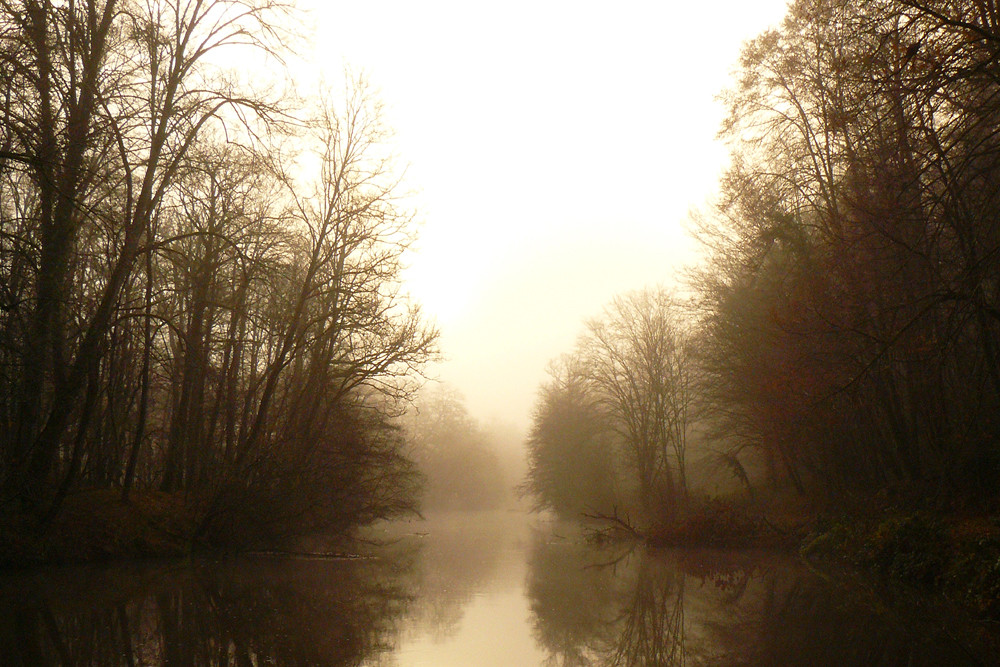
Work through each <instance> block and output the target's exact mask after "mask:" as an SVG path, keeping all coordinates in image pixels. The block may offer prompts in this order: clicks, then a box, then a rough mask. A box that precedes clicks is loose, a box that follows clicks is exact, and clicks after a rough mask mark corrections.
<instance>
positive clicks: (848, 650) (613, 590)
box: [527, 537, 998, 667]
mask: <svg viewBox="0 0 1000 667" xmlns="http://www.w3.org/2000/svg"><path fill="white" fill-rule="evenodd" d="M602 559H603V560H604V561H605V562H604V563H603V564H602V562H601V561H602ZM609 560H610V563H609V562H608V561H609ZM527 594H528V596H529V598H530V600H531V608H532V612H533V614H534V632H535V637H536V639H537V641H538V642H539V643H540V644H542V645H543V646H544V647H545V648H546V650H547V651H548V652H549V659H548V664H550V665H560V666H574V667H575V666H582V665H594V666H616V667H617V666H635V665H647V666H661V665H662V666H667V665H669V666H675V665H745V666H746V665H761V666H763V665H809V666H810V667H816V666H819V665H858V666H861V665H864V666H866V667H867V666H869V665H885V666H889V665H927V666H930V665H987V664H993V662H992V658H991V656H993V655H997V653H996V650H997V648H998V647H997V646H996V645H995V642H994V641H993V640H990V638H989V637H988V634H987V633H986V632H985V631H984V630H983V629H982V626H977V625H976V624H975V623H969V621H968V619H962V618H959V617H958V616H954V615H952V616H951V617H950V620H943V619H945V618H946V617H947V615H945V616H942V614H941V610H940V609H935V610H934V612H933V613H930V612H926V611H922V610H921V609H920V608H919V605H917V604H916V603H915V602H914V601H913V600H900V599H896V600H890V599H886V598H885V597H882V596H879V595H877V594H875V593H874V592H873V591H872V590H871V589H870V588H868V589H866V588H863V587H861V588H859V587H858V586H856V585H848V584H846V583H844V582H841V583H835V582H831V581H829V580H828V579H826V578H824V577H821V576H819V575H817V574H816V573H814V572H811V571H809V570H808V569H807V568H805V567H804V566H803V565H802V564H801V563H798V562H797V561H795V560H794V559H790V558H785V557H780V556H774V555H768V554H759V553H757V554H754V553H746V552H742V553H727V552H710V551H669V552H655V551H654V552H650V551H644V550H641V549H636V550H634V551H632V552H628V553H624V554H620V555H618V556H617V557H611V558H609V556H608V554H607V553H601V552H596V551H594V550H593V549H591V548H588V547H587V546H586V545H583V544H571V543H566V542H553V541H551V540H546V539H544V538H541V537H539V538H537V539H536V541H535V542H534V545H533V547H532V551H531V555H530V558H529V573H528V580H527ZM956 638H959V639H956Z"/></svg>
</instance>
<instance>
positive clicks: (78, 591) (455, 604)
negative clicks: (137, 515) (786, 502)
mask: <svg viewBox="0 0 1000 667" xmlns="http://www.w3.org/2000/svg"><path fill="white" fill-rule="evenodd" d="M374 533H375V535H376V536H378V537H381V538H382V539H383V540H384V541H385V544H384V546H382V547H380V548H378V549H377V550H376V553H374V554H372V555H371V557H366V558H357V559H346V560H328V559H315V558H313V559H307V558H287V557H265V556H259V557H241V558H236V559H231V560H219V561H207V560H201V561H195V562H192V563H172V564H159V565H158V564H155V563H148V564H144V565H116V566H110V565H109V566H89V567H73V568H50V569H45V570H37V571H33V572H25V573H22V574H18V575H6V576H4V577H3V579H0V621H2V622H0V628H2V631H0V652H2V654H3V656H4V664H7V665H12V666H19V665H32V666H44V665H140V664H141V665H166V664H183V665H206V666H208V665H213V666H214V665H249V664H256V665H380V666H383V665H386V666H387V665H399V666H401V667H403V666H413V665H439V666H443V667H444V666H449V665H456V666H457V665H471V664H475V665H680V664H687V665H702V664H704V665H726V664H733V665H736V664H739V665H774V664H782V665H872V664H880V665H897V664H898V665H904V664H905V665H944V664H947V665H966V664H967V665H975V664H988V663H989V657H990V655H993V654H991V653H990V652H989V650H990V649H991V648H995V647H990V646H989V645H984V644H983V643H982V642H983V639H982V638H981V637H978V636H977V635H976V633H975V632H972V631H969V630H968V628H969V627H972V626H966V625H964V624H963V623H962V622H961V619H960V618H959V617H957V616H952V617H948V619H947V620H946V621H945V622H942V621H941V619H942V616H941V615H940V614H939V613H936V614H935V615H930V613H929V612H928V611H927V610H925V609H922V608H921V607H919V606H914V604H913V601H909V600H891V599H888V598H885V597H880V596H879V595H878V594H876V593H875V592H874V590H873V589H871V588H870V587H864V586H858V585H856V584H855V583H832V582H831V581H829V580H828V579H826V578H823V577H821V576H819V575H817V574H815V573H814V572H811V571H809V570H808V569H806V568H805V567H804V566H803V565H802V564H801V563H800V562H798V561H797V560H795V559H793V558H789V557H786V556H780V555H774V554H768V553H755V552H746V551H744V552H723V551H691V550H688V551H673V550H671V551H647V550H643V549H641V548H634V549H633V548H631V547H629V546H628V545H618V546H616V547H614V548H608V549H598V548H594V547H592V546H589V545H588V544H586V543H585V542H584V541H582V540H581V539H580V533H579V531H578V530H577V529H576V528H574V527H573V526H570V525H566V524H561V523H557V522H553V521H548V520H545V519H539V518H529V517H527V516H525V515H523V514H520V513H516V512H472V513H458V512H453V513H447V514H441V515H437V516H433V517H431V518H429V519H428V520H426V521H410V522H397V523H394V524H387V525H384V526H382V527H380V528H378V529H377V530H375V531H374ZM903 609H905V610H906V611H905V612H903V611H901V610H903Z"/></svg>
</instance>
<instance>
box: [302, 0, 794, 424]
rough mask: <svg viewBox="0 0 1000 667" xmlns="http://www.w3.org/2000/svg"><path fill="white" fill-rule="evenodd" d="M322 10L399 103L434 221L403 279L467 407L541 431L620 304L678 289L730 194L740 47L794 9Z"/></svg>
mask: <svg viewBox="0 0 1000 667" xmlns="http://www.w3.org/2000/svg"><path fill="white" fill-rule="evenodd" d="M679 4H682V3H666V2H652V1H638V2H620V3H614V4H613V5H612V4H609V3H597V2H544V1H542V2H538V1H530V2H529V1H524V0H515V1H513V2H505V3H479V2H463V1H457V0H452V1H449V0H430V1H421V2H412V1H406V0H376V1H373V2H356V3H325V2H319V1H318V0H316V3H315V8H314V10H313V11H314V14H313V17H312V19H313V20H311V23H312V24H313V25H314V27H315V36H316V39H315V59H316V62H317V63H320V66H321V67H322V68H326V70H327V71H329V72H332V73H334V74H336V72H338V71H339V70H340V69H341V68H342V67H343V65H344V64H345V63H346V64H347V65H349V66H351V67H352V68H354V69H356V70H363V71H364V72H365V73H366V74H367V75H368V78H369V79H370V81H371V82H372V83H373V84H374V85H375V86H376V87H377V88H378V89H379V90H380V92H381V97H382V99H383V100H384V101H385V102H386V105H387V110H388V114H387V115H388V121H389V123H390V124H391V126H392V127H394V128H395V130H396V131H397V141H398V148H399V152H400V154H401V156H402V157H403V158H404V160H405V161H406V162H408V163H409V164H410V168H409V171H408V183H409V185H411V186H414V187H416V188H419V190H420V193H419V195H418V196H417V198H416V205H417V206H418V208H419V210H420V217H421V219H422V220H423V226H422V229H421V232H420V240H419V243H418V247H417V249H416V251H415V252H414V253H413V254H412V255H411V256H410V260H409V261H410V266H409V268H408V270H407V272H406V275H405V277H406V280H407V286H406V289H407V291H409V292H410V293H411V294H412V296H413V297H414V299H415V300H417V301H418V302H420V303H422V304H423V305H424V309H425V311H426V312H427V314H428V315H429V316H431V317H433V318H435V319H436V321H437V322H438V324H439V325H440V327H441V329H442V334H443V335H442V340H441V344H442V348H443V351H444V353H445V355H446V357H447V360H446V361H445V362H443V363H441V364H440V365H438V366H437V367H436V368H435V369H433V371H432V372H433V373H434V374H435V375H437V376H439V377H440V378H441V379H444V380H447V381H449V382H451V383H453V384H455V385H456V386H457V387H458V388H459V389H460V390H461V391H462V392H463V393H464V394H465V396H466V397H467V399H468V404H469V408H470V410H471V412H472V413H473V414H474V415H475V416H477V417H479V418H482V419H488V418H491V417H500V418H504V419H508V420H511V421H513V422H515V423H516V424H518V425H519V426H522V427H523V426H524V425H526V424H527V421H528V418H529V415H530V410H531V405H532V403H533V401H534V397H535V389H536V387H537V386H538V383H539V382H540V381H541V380H542V379H543V378H544V373H545V366H546V363H547V361H548V360H549V359H551V358H553V357H555V356H558V355H559V354H561V353H563V352H566V351H568V350H569V349H570V348H571V346H572V344H573V340H574V339H575V337H576V335H577V333H578V332H579V330H580V326H581V323H582V321H583V320H584V319H586V318H588V317H591V316H594V315H596V314H597V313H598V312H599V311H600V309H601V307H602V305H603V304H604V303H605V302H607V301H608V300H609V299H610V298H611V297H612V296H614V295H615V294H616V293H619V292H623V291H627V290H631V289H639V288H641V287H643V286H645V285H651V284H657V283H662V284H670V283H671V282H672V281H673V280H674V278H675V276H676V274H677V272H678V271H679V269H680V267H681V266H682V265H683V264H684V263H685V262H687V261H690V259H691V258H692V254H693V246H692V243H691V242H690V241H689V240H688V239H687V238H686V236H685V234H684V231H683V224H684V222H685V219H686V218H687V216H688V213H689V211H690V210H691V209H692V208H697V207H702V206H704V204H705V201H706V199H707V198H708V197H709V196H710V195H711V193H712V191H713V190H714V187H715V183H716V180H717V177H718V174H719V171H720V169H721V166H722V164H723V163H724V159H725V151H724V149H723V147H722V146H721V145H720V144H719V143H718V142H717V141H716V140H715V134H716V132H717V130H718V127H719V122H720V120H721V116H722V110H721V107H720V106H719V104H718V103H717V102H716V101H715V96H716V95H717V94H718V93H719V92H720V91H721V90H722V89H723V88H724V87H725V86H726V85H727V83H728V81H729V79H728V75H729V72H730V71H731V69H732V68H733V66H734V65H735V63H736V60H737V58H738V55H739V46H740V44H741V42H742V41H743V40H745V39H748V38H751V37H753V36H754V35H756V34H757V33H759V32H760V31H761V30H763V29H764V28H766V27H767V26H768V25H771V24H774V23H775V22H777V21H778V20H779V19H780V18H781V16H782V15H783V14H784V11H785V6H786V3H785V1H784V0H757V1H755V2H745V1H744V2H740V1H737V0H726V1H714V2H712V1H709V2H701V3H683V4H684V5H685V6H680V7H679V6H678V5H679Z"/></svg>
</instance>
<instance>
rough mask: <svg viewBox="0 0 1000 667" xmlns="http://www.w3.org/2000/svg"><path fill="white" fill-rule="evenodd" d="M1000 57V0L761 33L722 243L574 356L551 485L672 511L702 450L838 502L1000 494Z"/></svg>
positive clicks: (557, 414) (545, 443)
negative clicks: (673, 286)
mask: <svg viewBox="0 0 1000 667" xmlns="http://www.w3.org/2000/svg"><path fill="white" fill-rule="evenodd" d="M706 36H707V37H709V36H708V35H706ZM998 53H1000V6H998V5H997V3H995V2H951V1H948V2H945V1H944V0H941V1H938V0H861V1H858V0H851V1H846V0H798V1H796V2H792V3H791V5H790V7H789V11H788V14H787V16H786V18H785V20H784V22H783V23H782V24H781V25H780V26H779V27H777V28H775V29H772V30H768V31H767V32H764V33H763V34H761V35H760V36H759V37H757V38H756V39H754V40H752V41H751V42H749V43H747V44H746V45H745V47H744V49H743V53H742V57H741V59H740V62H739V66H738V70H737V72H736V75H735V81H734V82H733V84H732V86H731V88H730V89H729V90H728V92H727V93H726V94H725V95H724V98H723V99H724V101H725V103H726V105H727V109H728V115H727V117H726V120H725V124H724V127H723V130H722V136H723V137H724V138H725V139H726V140H727V141H728V143H729V145H730V147H731V150H732V162H731V166H730V167H729V168H728V171H727V172H726V173H725V176H724V177H723V179H722V181H721V188H720V193H719V195H718V200H717V201H718V204H717V207H716V208H715V209H714V210H713V211H711V212H709V213H707V214H704V215H701V216H700V217H699V218H698V219H697V220H696V221H695V225H694V231H695V234H696V236H697V238H698V239H699V240H700V241H701V242H702V244H703V246H704V248H705V250H706V253H707V256H708V259H707V261H706V262H705V263H704V264H703V265H702V266H701V267H700V268H699V269H697V270H696V271H695V272H694V273H693V275H692V276H691V280H689V281H687V283H686V285H687V287H685V288H684V291H681V292H678V293H676V294H671V293H668V292H665V291H663V290H646V291H644V292H637V293H634V294H630V295H623V296H622V297H620V298H618V299H616V300H615V301H614V302H613V303H612V304H611V305H610V306H609V307H608V308H607V310H606V312H605V313H604V315H603V316H601V317H599V318H597V319H595V320H593V321H592V322H590V323H589V324H588V325H587V327H586V330H585V334H584V335H583V337H582V338H581V341H580V343H579V345H578V346H577V348H576V350H574V351H573V352H571V353H570V354H569V355H568V356H567V357H566V358H565V359H563V360H561V361H559V362H558V363H556V364H555V365H554V367H553V370H552V374H551V379H550V381H549V382H548V383H547V384H546V385H545V386H544V387H542V390H541V394H540V397H539V400H538V404H537V408H536V412H535V415H534V426H533V429H532V431H531V435H530V443H529V444H530V449H531V454H530V455H531V461H530V471H529V477H528V481H527V483H526V488H527V490H529V491H531V492H532V493H533V494H534V496H535V498H536V499H537V502H538V504H539V505H541V506H546V507H552V508H555V509H557V510H561V511H564V512H566V511H572V512H576V511H580V510H582V509H585V508H588V507H589V508H591V511H595V510H600V511H602V512H610V511H611V510H612V508H614V507H615V505H616V504H618V505H619V506H622V505H624V506H631V507H640V508H643V509H644V510H645V511H647V512H648V511H655V512H669V511H671V508H673V507H676V506H677V505H679V504H681V501H682V500H683V498H684V496H685V493H686V492H687V491H688V490H689V486H690V483H691V478H692V470H691V465H692V463H693V462H694V460H695V459H697V460H698V461H702V462H704V466H702V467H701V468H700V472H701V473H703V472H704V471H705V470H706V469H708V468H709V467H710V464H711V462H712V461H713V460H714V462H715V470H716V471H717V472H716V475H726V471H728V473H730V474H729V477H730V478H731V479H733V480H737V481H739V482H740V483H744V482H746V483H750V482H753V483H755V484H756V485H758V486H764V485H768V484H769V485H771V486H773V487H784V488H790V489H794V490H796V491H797V492H799V493H800V494H802V495H804V496H805V497H807V498H813V499H818V500H827V501H828V500H838V499H844V498H847V497H852V496H853V497H857V496H859V495H860V496H862V497H863V496H865V495H872V494H877V493H880V494H896V495H899V496H900V497H904V498H905V497H911V498H918V497H919V498H922V499H924V500H926V501H931V502H934V501H943V500H945V499H947V500H948V501H949V502H951V503H957V504H959V505H961V504H963V503H984V502H990V501H992V500H994V499H995V498H996V494H997V489H998V488H1000V485H998V484H1000V357H998V355H1000V133H998V128H1000V58H998V57H997V56H998ZM672 157H673V158H674V159H683V156H672ZM701 483H702V484H703V485H704V484H705V481H704V479H701ZM703 488H711V483H708V484H707V485H706V486H704V487H703Z"/></svg>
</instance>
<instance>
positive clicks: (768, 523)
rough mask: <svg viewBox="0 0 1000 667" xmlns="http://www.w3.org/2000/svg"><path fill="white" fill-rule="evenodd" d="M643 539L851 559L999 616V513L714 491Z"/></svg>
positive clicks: (885, 579)
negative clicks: (819, 503)
mask: <svg viewBox="0 0 1000 667" xmlns="http://www.w3.org/2000/svg"><path fill="white" fill-rule="evenodd" d="M644 539H645V541H646V542H647V543H648V544H649V545H650V546H653V547H678V548H690V547H711V548H724V549H746V548H754V549H757V548H764V549H778V550H783V551H789V552H792V553H798V554H799V555H800V556H801V557H803V558H804V559H806V560H807V561H810V562H812V563H813V564H815V565H819V566H820V567H822V566H823V565H824V564H836V565H847V566H849V567H851V568H853V569H856V570H859V571H860V572H862V573H865V574H870V575H872V576H874V577H876V578H877V579H878V580H879V581H881V582H882V583H884V584H886V585H889V586H901V587H908V588H912V589H914V590H916V591H919V592H921V593H925V594H929V595H936V596H943V597H944V598H947V599H948V600H950V601H952V602H955V603H957V604H960V605H961V606H963V607H965V608H967V609H969V610H970V611H972V612H973V613H975V614H977V615H979V616H980V617H983V618H988V619H991V620H1000V514H990V513H987V512H982V511H980V512H971V511H956V510H934V509H918V510H915V509H912V505H901V506H894V505H891V504H888V503H880V502H878V500H877V499H872V500H869V501H868V502H865V503H858V504H856V505H855V506H853V507H851V508H847V509H840V510H839V511H838V512H836V513H832V512H830V511H829V510H827V511H822V510H818V509H814V508H810V507H809V506H807V505H805V504H804V503H802V502H800V501H796V500H789V499H787V498H783V499H774V498H771V499H768V500H762V499H760V498H754V499H746V498H743V499H740V498H735V499H734V498H713V499H702V500H697V501H694V502H692V503H690V504H689V507H688V508H687V510H686V511H684V512H681V513H678V514H677V515H676V516H674V517H672V518H670V519H667V520H664V521H662V522H661V523H660V524H659V525H657V526H654V527H653V529H652V530H650V531H649V533H648V535H646V536H644Z"/></svg>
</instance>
